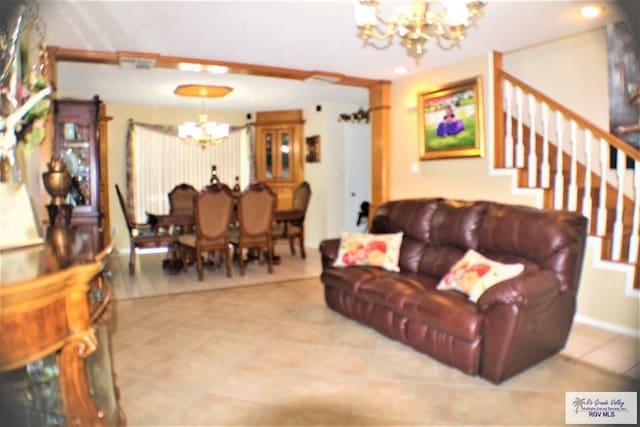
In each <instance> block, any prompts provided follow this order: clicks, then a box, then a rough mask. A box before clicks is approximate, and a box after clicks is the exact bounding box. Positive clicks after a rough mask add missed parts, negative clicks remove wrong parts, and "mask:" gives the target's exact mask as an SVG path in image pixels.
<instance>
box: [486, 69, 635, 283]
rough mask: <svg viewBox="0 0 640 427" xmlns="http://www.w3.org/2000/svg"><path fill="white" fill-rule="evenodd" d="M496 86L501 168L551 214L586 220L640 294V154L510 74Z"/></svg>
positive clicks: (499, 75)
mask: <svg viewBox="0 0 640 427" xmlns="http://www.w3.org/2000/svg"><path fill="white" fill-rule="evenodd" d="M494 82H495V85H496V87H495V108H496V123H495V130H496V135H495V138H496V144H495V150H494V167H495V168H496V169H506V170H513V171H515V172H516V173H515V174H514V176H515V177H516V179H517V185H518V187H521V188H531V189H534V188H537V189H540V190H541V191H542V193H543V198H542V199H543V205H544V206H543V207H544V208H548V209H562V210H570V211H576V212H581V213H582V214H583V215H584V216H586V217H587V218H588V219H589V235H590V236H593V237H595V238H596V239H590V240H594V241H595V242H596V243H595V244H599V245H601V248H600V256H601V257H602V260H603V261H607V262H611V263H617V264H624V265H629V266H630V267H632V269H633V271H634V279H633V288H634V290H638V289H640V272H639V270H640V269H638V265H639V263H638V254H639V252H640V236H639V232H640V164H639V163H638V162H639V161H640V151H638V150H637V149H635V148H634V147H632V146H630V145H629V144H627V143H626V142H625V141H622V140H621V139H619V138H617V137H615V136H614V135H612V134H610V133H609V132H607V131H604V130H602V129H600V128H599V127H598V126H596V125H594V124H592V123H590V122H589V121H588V120H586V119H584V118H582V117H580V116H579V115H577V114H576V113H574V112H573V111H571V110H570V109H568V108H566V107H564V106H562V105H560V104H559V103H557V102H555V101H554V100H553V99H551V98H550V97H548V96H546V95H544V94H543V93H541V92H539V91H537V90H536V89H534V88H532V87H530V86H528V85H527V84H526V83H524V82H522V81H520V80H518V79H517V78H515V77H513V76H511V75H510V74H508V73H506V72H505V71H504V70H501V69H496V70H495V75H494ZM612 153H613V154H612ZM611 159H613V160H614V161H615V166H613V167H612V164H611V163H610V160H611ZM627 163H629V164H631V165H632V166H633V167H632V168H628V167H627Z"/></svg>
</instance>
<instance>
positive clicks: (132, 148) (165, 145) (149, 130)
mask: <svg viewBox="0 0 640 427" xmlns="http://www.w3.org/2000/svg"><path fill="white" fill-rule="evenodd" d="M250 163H251V159H250V149H249V133H248V130H247V129H246V128H245V127H242V128H237V129H232V131H231V133H230V135H229V139H228V140H227V141H225V142H223V143H221V144H218V145H208V146H206V147H205V148H202V147H201V146H200V145H192V144H185V143H183V142H182V141H181V140H180V138H178V133H177V128H176V127H175V126H161V125H150V124H145V123H136V122H133V121H130V124H129V131H128V135H127V202H128V204H129V208H130V212H131V213H132V214H133V216H134V218H135V221H136V222H146V221H147V215H146V212H151V213H158V214H163V213H168V212H169V198H168V194H169V192H170V191H171V190H172V189H173V188H174V187H175V186H176V185H178V184H181V183H186V184H190V185H192V186H194V187H195V188H197V189H201V188H202V187H204V186H205V185H207V184H209V179H210V178H211V166H212V165H216V169H217V175H218V178H219V179H220V181H221V182H223V183H225V184H227V185H228V186H229V187H233V185H234V183H235V177H236V176H238V177H239V179H240V186H241V188H244V187H245V186H246V185H247V184H248V183H249V180H250V172H249V171H250V170H251V169H252V166H251V165H250Z"/></svg>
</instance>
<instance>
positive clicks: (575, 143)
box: [567, 120, 578, 211]
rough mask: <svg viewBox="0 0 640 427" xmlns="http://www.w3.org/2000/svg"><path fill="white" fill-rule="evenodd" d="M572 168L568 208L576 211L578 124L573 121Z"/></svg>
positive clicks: (570, 171)
mask: <svg viewBox="0 0 640 427" xmlns="http://www.w3.org/2000/svg"><path fill="white" fill-rule="evenodd" d="M569 143H570V144H571V169H570V170H569V176H570V178H569V195H568V196H567V198H568V200H567V202H568V206H567V209H569V210H570V211H575V210H577V209H578V158H577V155H578V125H577V124H576V122H574V121H573V120H572V121H571V137H570V141H569Z"/></svg>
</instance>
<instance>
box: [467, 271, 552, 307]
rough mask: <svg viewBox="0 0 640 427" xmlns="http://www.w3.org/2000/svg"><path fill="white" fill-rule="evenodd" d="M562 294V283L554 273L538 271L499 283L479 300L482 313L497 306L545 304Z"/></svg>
mask: <svg viewBox="0 0 640 427" xmlns="http://www.w3.org/2000/svg"><path fill="white" fill-rule="evenodd" d="M559 293H560V282H558V279H557V277H556V275H555V273H554V272H552V271H549V270H543V271H536V272H534V273H531V274H525V275H521V276H517V277H515V278H513V279H511V280H506V281H504V282H502V283H499V284H497V285H495V286H493V287H491V288H489V289H488V290H487V291H486V292H484V293H483V294H482V295H481V296H480V298H479V299H478V309H479V310H480V311H481V312H486V311H488V310H490V309H491V308H492V307H493V306H495V305H497V304H515V305H517V306H524V305H536V304H540V303H542V304H544V303H545V302H548V301H550V300H552V299H553V298H555V297H556V296H557V295H558V294H559Z"/></svg>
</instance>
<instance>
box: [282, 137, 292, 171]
mask: <svg viewBox="0 0 640 427" xmlns="http://www.w3.org/2000/svg"><path fill="white" fill-rule="evenodd" d="M290 151H291V145H290V144H289V132H288V131H281V132H280V177H281V178H289V177H290V176H291V174H290V171H289V156H290Z"/></svg>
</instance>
